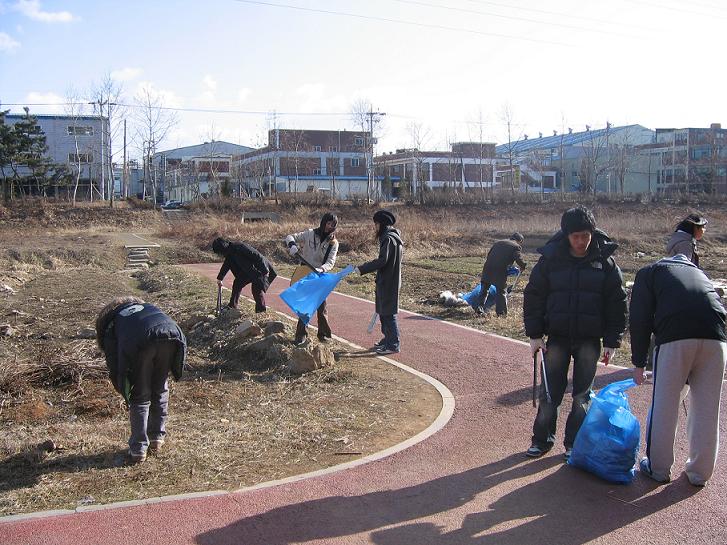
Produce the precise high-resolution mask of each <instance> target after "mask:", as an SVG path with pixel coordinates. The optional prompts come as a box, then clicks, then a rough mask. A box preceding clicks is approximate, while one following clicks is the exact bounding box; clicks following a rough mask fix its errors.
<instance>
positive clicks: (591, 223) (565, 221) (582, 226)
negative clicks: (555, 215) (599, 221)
mask: <svg viewBox="0 0 727 545" xmlns="http://www.w3.org/2000/svg"><path fill="white" fill-rule="evenodd" d="M560 229H561V230H562V231H563V232H564V233H565V234H566V235H570V234H571V233H578V232H579V231H590V232H591V233H592V232H593V231H594V230H595V229H596V219H595V218H594V217H593V214H592V213H591V211H590V210H588V208H586V207H585V206H583V205H578V206H576V207H575V208H569V209H568V210H566V211H565V212H564V213H563V216H562V217H561V218H560Z"/></svg>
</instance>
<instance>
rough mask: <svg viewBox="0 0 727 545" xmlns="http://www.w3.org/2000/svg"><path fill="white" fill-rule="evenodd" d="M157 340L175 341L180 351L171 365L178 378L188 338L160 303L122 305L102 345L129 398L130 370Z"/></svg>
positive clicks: (116, 379) (114, 376)
mask: <svg viewBox="0 0 727 545" xmlns="http://www.w3.org/2000/svg"><path fill="white" fill-rule="evenodd" d="M158 340H171V341H176V343H177V353H176V356H175V358H174V361H173V362H172V364H171V366H170V368H171V371H172V375H173V376H174V378H175V379H176V380H179V379H180V378H182V370H183V367H184V361H185V359H186V357H187V339H186V338H185V337H184V333H182V330H181V329H180V328H179V326H178V325H177V323H176V322H175V321H174V320H172V319H171V318H170V317H169V316H167V315H166V314H164V312H162V311H161V310H159V309H158V308H157V307H155V306H154V305H152V304H150V303H144V304H129V305H125V306H122V307H120V308H119V309H118V310H117V311H116V314H115V315H114V318H113V319H112V320H111V322H110V323H109V325H108V327H107V328H106V331H105V333H104V345H103V346H104V354H105V355H106V366H107V367H108V370H109V378H110V379H111V383H112V384H113V385H114V388H115V389H116V391H117V392H119V393H120V394H121V395H122V396H124V399H125V400H126V401H127V402H128V401H129V393H130V392H129V390H128V381H127V380H126V379H127V378H128V377H129V372H130V371H131V370H132V369H133V367H134V363H135V362H136V360H137V359H138V356H139V352H140V351H141V350H142V349H144V348H146V347H147V346H148V345H149V344H150V343H152V342H154V341H158Z"/></svg>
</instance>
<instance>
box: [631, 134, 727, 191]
mask: <svg viewBox="0 0 727 545" xmlns="http://www.w3.org/2000/svg"><path fill="white" fill-rule="evenodd" d="M639 153H640V154H641V155H642V156H643V157H644V159H643V160H648V162H649V165H650V172H653V174H654V176H653V178H654V189H655V191H656V192H658V193H666V194H669V193H674V192H690V193H714V194H721V195H724V194H726V193H727V129H723V128H722V125H721V124H719V123H712V125H710V127H709V128H684V129H656V142H654V143H653V144H650V145H646V146H641V147H640V149H639Z"/></svg>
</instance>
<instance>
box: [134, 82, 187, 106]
mask: <svg viewBox="0 0 727 545" xmlns="http://www.w3.org/2000/svg"><path fill="white" fill-rule="evenodd" d="M143 90H148V91H149V94H150V95H151V96H153V97H156V98H159V100H160V102H161V105H162V106H164V107H165V108H181V107H183V105H184V100H182V98H181V97H180V96H179V95H177V94H176V93H175V92H174V91H169V90H168V89H160V88H159V87H157V86H156V85H154V84H153V83H152V82H150V81H140V82H139V83H138V85H137V86H136V93H135V94H137V95H138V94H139V93H140V92H141V91H143Z"/></svg>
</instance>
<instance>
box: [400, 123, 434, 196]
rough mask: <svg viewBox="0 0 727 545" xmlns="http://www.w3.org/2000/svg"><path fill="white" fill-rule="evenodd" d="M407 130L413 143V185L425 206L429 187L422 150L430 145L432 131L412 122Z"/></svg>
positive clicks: (421, 124)
mask: <svg viewBox="0 0 727 545" xmlns="http://www.w3.org/2000/svg"><path fill="white" fill-rule="evenodd" d="M406 130H407V132H408V133H409V139H410V141H411V146H412V148H411V154H412V158H413V159H414V172H413V179H412V184H413V186H414V188H415V191H416V192H417V193H418V195H419V203H420V204H424V202H425V200H426V191H427V189H428V186H427V185H426V178H428V176H427V177H425V175H424V174H425V173H424V161H423V159H422V153H421V152H422V148H424V147H425V146H427V145H428V143H429V141H430V140H431V130H430V129H429V127H427V126H426V125H424V124H423V123H421V122H418V121H410V122H409V123H408V124H407V126H406Z"/></svg>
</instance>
